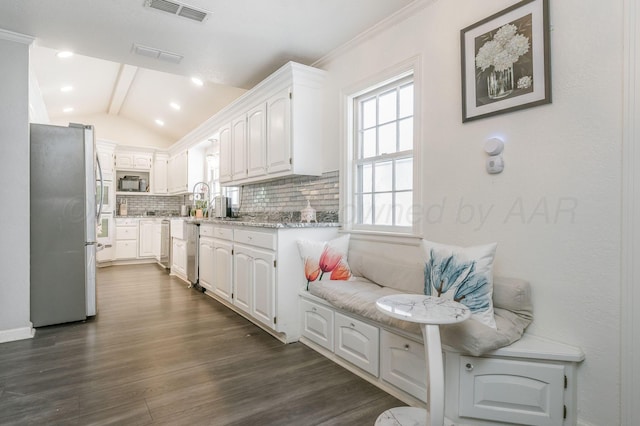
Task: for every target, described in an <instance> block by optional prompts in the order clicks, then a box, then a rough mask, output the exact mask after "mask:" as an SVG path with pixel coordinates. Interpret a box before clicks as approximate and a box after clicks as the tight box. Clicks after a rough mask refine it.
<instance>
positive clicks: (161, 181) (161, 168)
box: [152, 157, 169, 194]
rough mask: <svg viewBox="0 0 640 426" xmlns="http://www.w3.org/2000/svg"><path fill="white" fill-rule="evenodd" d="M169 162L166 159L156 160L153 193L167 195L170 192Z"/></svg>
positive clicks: (154, 163)
mask: <svg viewBox="0 0 640 426" xmlns="http://www.w3.org/2000/svg"><path fill="white" fill-rule="evenodd" d="M168 169H169V165H168V161H167V158H166V157H159V158H156V159H155V161H154V162H153V188H152V189H153V193H154V194H166V193H168V192H169V176H168Z"/></svg>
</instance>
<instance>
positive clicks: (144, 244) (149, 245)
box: [138, 219, 157, 258]
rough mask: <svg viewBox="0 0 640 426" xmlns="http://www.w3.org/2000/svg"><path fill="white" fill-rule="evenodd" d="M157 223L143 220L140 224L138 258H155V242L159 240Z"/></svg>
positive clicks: (151, 220) (152, 220)
mask: <svg viewBox="0 0 640 426" xmlns="http://www.w3.org/2000/svg"><path fill="white" fill-rule="evenodd" d="M156 225H157V221H156V220H155V219H142V220H140V224H139V237H138V257H141V258H146V257H154V254H155V253H154V252H157V250H156V249H155V248H154V241H155V239H156V238H157V236H156V231H157V226H156Z"/></svg>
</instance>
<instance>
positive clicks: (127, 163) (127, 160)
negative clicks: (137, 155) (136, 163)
mask: <svg viewBox="0 0 640 426" xmlns="http://www.w3.org/2000/svg"><path fill="white" fill-rule="evenodd" d="M115 157H116V169H123V170H127V169H129V170H131V169H133V153H123V152H118V153H116V155H115Z"/></svg>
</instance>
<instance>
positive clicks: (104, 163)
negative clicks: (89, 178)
mask: <svg viewBox="0 0 640 426" xmlns="http://www.w3.org/2000/svg"><path fill="white" fill-rule="evenodd" d="M96 151H97V153H98V160H99V161H100V168H101V169H102V179H103V180H108V181H112V180H113V178H114V171H113V166H114V164H113V153H114V150H113V147H111V146H109V145H105V144H103V143H101V142H100V141H98V142H96ZM99 178H100V176H98V170H97V169H96V179H99Z"/></svg>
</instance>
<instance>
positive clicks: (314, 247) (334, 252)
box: [298, 235, 351, 290]
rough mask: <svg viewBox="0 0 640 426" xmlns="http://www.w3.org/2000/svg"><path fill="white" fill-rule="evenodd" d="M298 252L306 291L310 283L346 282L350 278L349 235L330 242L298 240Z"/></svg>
mask: <svg viewBox="0 0 640 426" xmlns="http://www.w3.org/2000/svg"><path fill="white" fill-rule="evenodd" d="M298 250H299V251H300V256H301V257H302V261H303V262H304V276H305V278H306V279H307V290H308V289H309V283H310V282H312V281H316V280H317V281H321V280H344V281H346V280H349V279H350V278H351V269H350V268H349V264H348V263H347V253H348V251H349V235H344V236H342V237H339V238H336V239H333V240H331V241H309V240H298Z"/></svg>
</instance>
